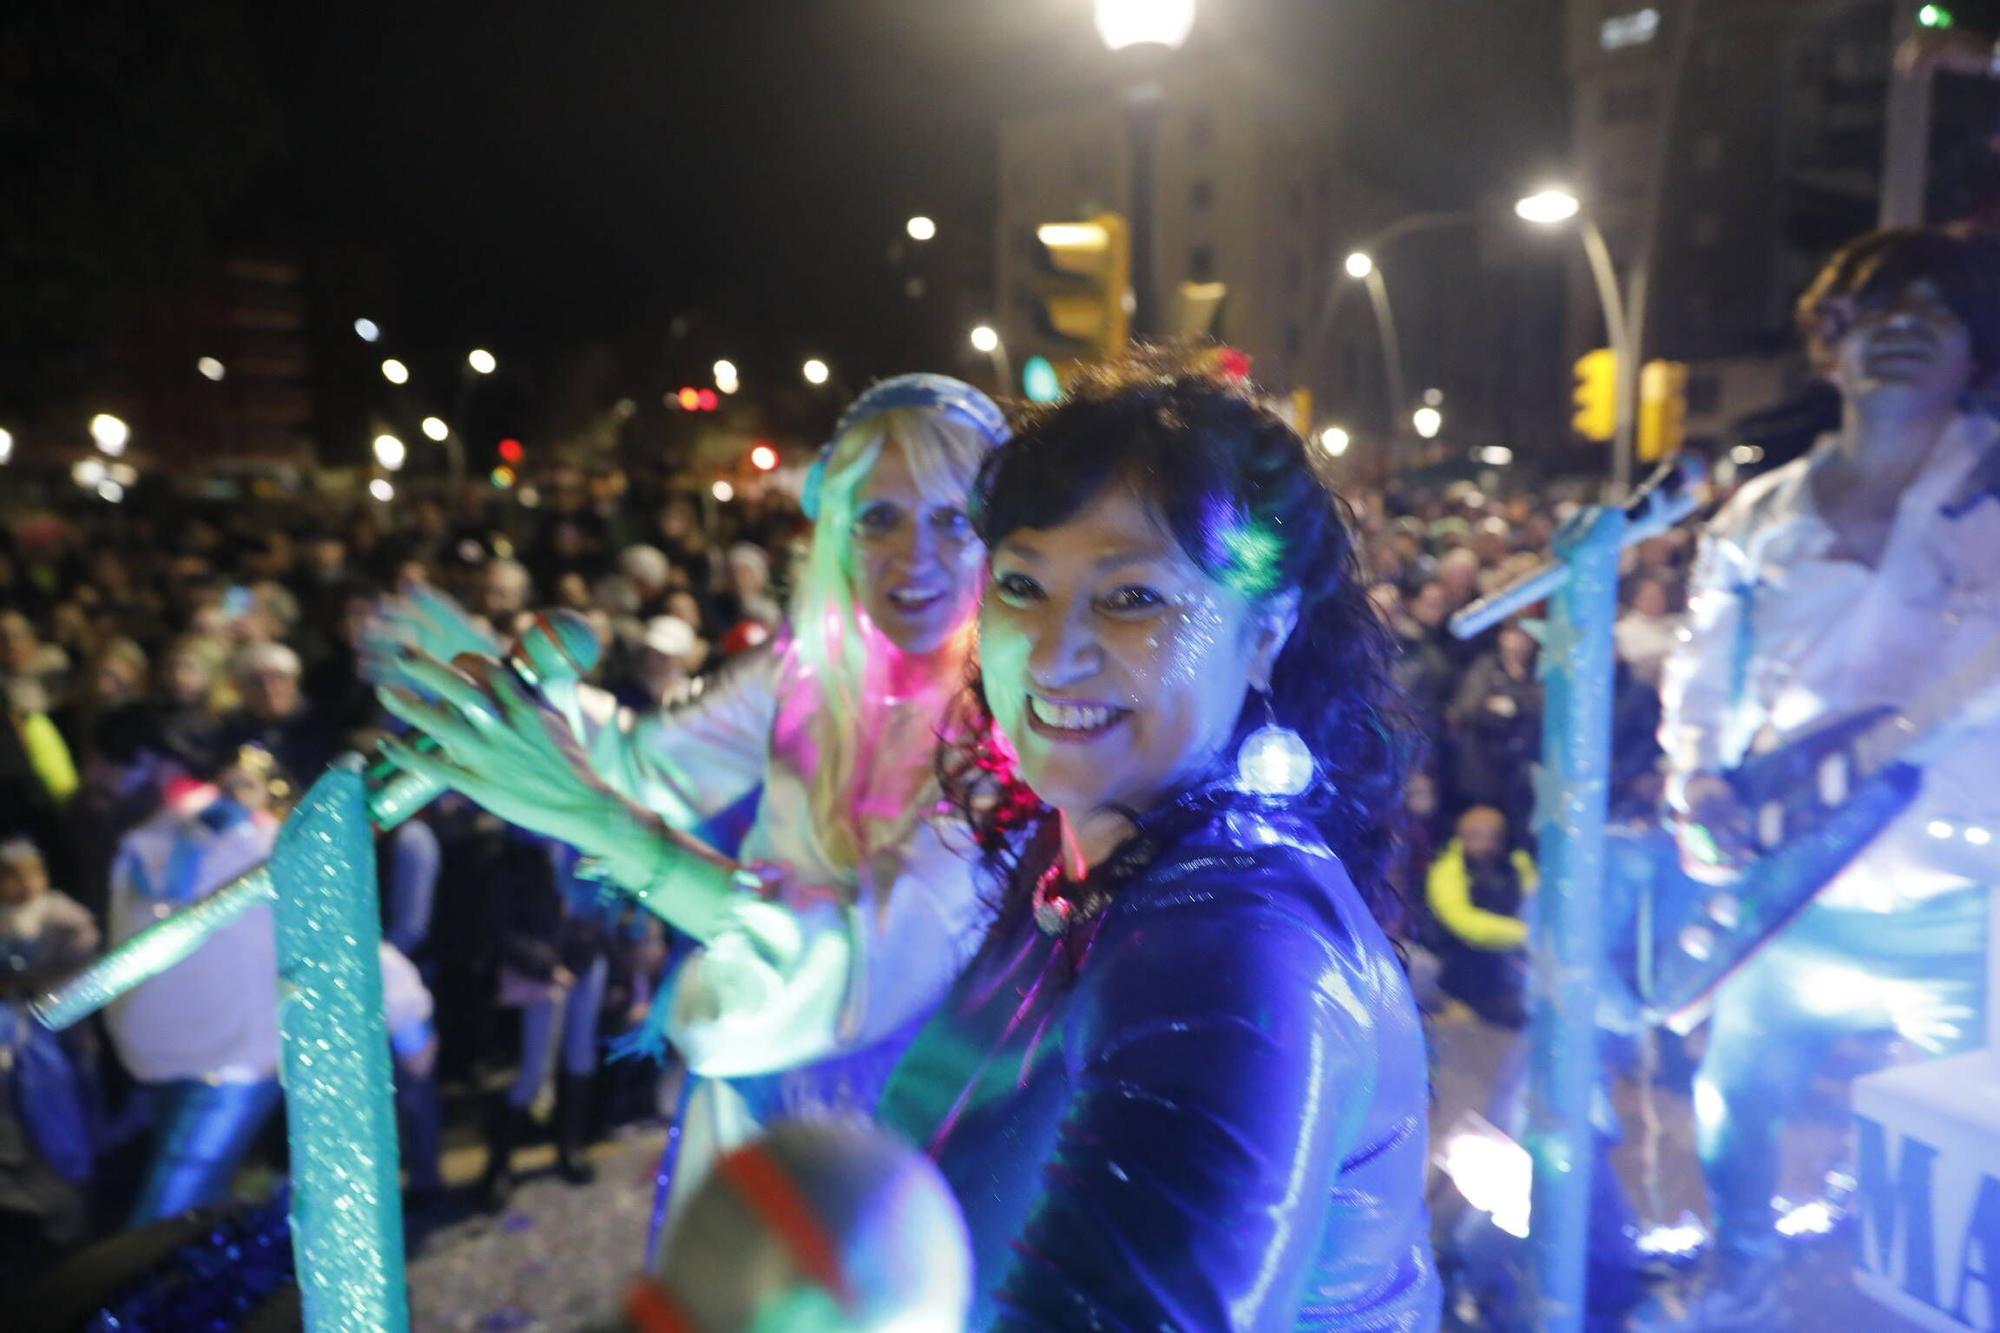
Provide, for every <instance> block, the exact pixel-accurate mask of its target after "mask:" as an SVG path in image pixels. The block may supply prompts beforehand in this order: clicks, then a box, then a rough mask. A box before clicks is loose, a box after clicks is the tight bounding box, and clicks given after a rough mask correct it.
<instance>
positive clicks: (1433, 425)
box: [1410, 407, 1444, 440]
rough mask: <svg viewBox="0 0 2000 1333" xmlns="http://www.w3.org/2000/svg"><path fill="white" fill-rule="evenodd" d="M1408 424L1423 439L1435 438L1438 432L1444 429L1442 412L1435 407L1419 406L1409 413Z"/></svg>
mask: <svg viewBox="0 0 2000 1333" xmlns="http://www.w3.org/2000/svg"><path fill="white" fill-rule="evenodd" d="M1410 424H1411V425H1412V426H1414V427H1416V431H1417V434H1418V435H1420V436H1422V437H1423V438H1424V439H1426V440H1435V439H1436V438H1437V437H1438V432H1439V431H1441V430H1443V429H1444V413H1442V412H1440V411H1438V410H1437V409H1436V408H1435V407H1420V408H1418V409H1417V410H1416V411H1414V412H1412V413H1410Z"/></svg>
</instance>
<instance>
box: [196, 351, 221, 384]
mask: <svg viewBox="0 0 2000 1333" xmlns="http://www.w3.org/2000/svg"><path fill="white" fill-rule="evenodd" d="M194 368H195V369H196V370H198V371H200V372H201V377H202V378H203V379H205V380H210V381H213V382H215V383H218V384H219V383H221V381H222V376H223V374H224V373H225V372H224V371H223V368H222V363H221V362H220V361H217V360H216V359H215V358H214V357H212V356H205V357H203V358H201V360H199V361H197V362H195V363H194Z"/></svg>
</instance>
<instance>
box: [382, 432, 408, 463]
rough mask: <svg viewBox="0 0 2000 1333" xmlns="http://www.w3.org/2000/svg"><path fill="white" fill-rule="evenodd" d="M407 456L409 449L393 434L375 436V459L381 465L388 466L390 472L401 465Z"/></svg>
mask: <svg viewBox="0 0 2000 1333" xmlns="http://www.w3.org/2000/svg"><path fill="white" fill-rule="evenodd" d="M409 456H410V451H409V449H408V448H407V447H405V445H404V444H403V442H402V441H401V440H399V439H397V438H396V437H395V436H393V435H377V436H376V437H375V461H376V462H378V463H380V464H381V465H382V466H383V467H385V468H388V469H389V470H390V471H391V472H394V471H396V470H397V469H398V468H400V467H402V466H403V460H404V459H406V458H408V457H409Z"/></svg>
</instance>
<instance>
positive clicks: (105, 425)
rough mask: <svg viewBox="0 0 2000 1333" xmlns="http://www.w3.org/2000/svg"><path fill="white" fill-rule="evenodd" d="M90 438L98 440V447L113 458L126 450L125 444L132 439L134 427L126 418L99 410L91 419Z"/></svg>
mask: <svg viewBox="0 0 2000 1333" xmlns="http://www.w3.org/2000/svg"><path fill="white" fill-rule="evenodd" d="M90 438H91V439H93V440H95V441H97V447H98V448H99V449H102V450H103V451H104V452H105V453H107V454H110V455H111V456H112V457H113V458H116V457H118V455H120V454H122V453H124V452H125V446H126V445H127V444H130V443H131V441H132V428H131V427H130V426H128V425H126V424H125V421H124V418H122V417H114V416H112V415H111V414H110V413H109V412H99V413H98V414H97V415H96V416H94V417H92V418H91V419H90Z"/></svg>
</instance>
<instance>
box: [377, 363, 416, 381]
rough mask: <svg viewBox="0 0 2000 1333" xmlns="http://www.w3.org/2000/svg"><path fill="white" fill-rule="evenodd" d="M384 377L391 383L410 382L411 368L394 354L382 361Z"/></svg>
mask: <svg viewBox="0 0 2000 1333" xmlns="http://www.w3.org/2000/svg"><path fill="white" fill-rule="evenodd" d="M382 378H383V379H385V380H387V381H389V383H391V384H408V383H409V382H410V368H409V367H408V366H406V365H404V364H403V363H402V362H400V361H398V360H397V359H396V358H395V357H393V356H392V357H390V358H389V359H388V360H387V361H384V362H383V363H382Z"/></svg>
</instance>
